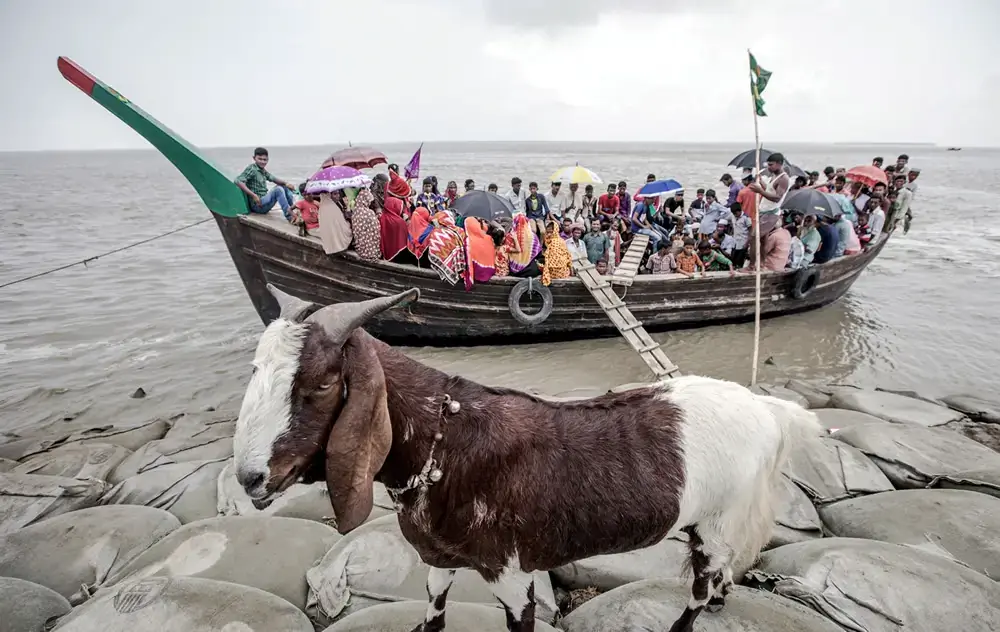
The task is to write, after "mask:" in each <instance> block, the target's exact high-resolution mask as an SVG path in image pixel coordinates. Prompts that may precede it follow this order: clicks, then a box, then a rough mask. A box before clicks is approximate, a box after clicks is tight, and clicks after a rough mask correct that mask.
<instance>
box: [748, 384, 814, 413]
mask: <svg viewBox="0 0 1000 632" xmlns="http://www.w3.org/2000/svg"><path fill="white" fill-rule="evenodd" d="M750 390H751V391H752V392H754V393H757V394H758V395H770V396H771V397H776V398H778V399H783V400H785V401H787V402H792V403H794V404H798V405H799V406H802V407H803V408H809V400H808V399H806V398H805V397H803V396H802V395H799V394H798V393H797V392H795V391H793V390H792V389H790V388H785V387H784V386H778V385H777V384H755V385H754V386H751V387H750Z"/></svg>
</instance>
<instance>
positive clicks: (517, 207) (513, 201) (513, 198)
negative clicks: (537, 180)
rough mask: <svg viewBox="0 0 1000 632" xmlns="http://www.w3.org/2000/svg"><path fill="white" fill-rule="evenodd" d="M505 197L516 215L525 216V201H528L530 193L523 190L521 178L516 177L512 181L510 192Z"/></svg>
mask: <svg viewBox="0 0 1000 632" xmlns="http://www.w3.org/2000/svg"><path fill="white" fill-rule="evenodd" d="M504 197H505V198H507V201H508V202H510V205H511V206H513V207H514V213H515V214H521V215H523V214H524V200H525V199H527V197H528V193H527V191H525V190H524V189H522V188H521V178H518V177H517V176H514V177H513V178H511V179H510V191H507V193H505V194H504Z"/></svg>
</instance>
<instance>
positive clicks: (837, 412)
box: [813, 408, 892, 430]
mask: <svg viewBox="0 0 1000 632" xmlns="http://www.w3.org/2000/svg"><path fill="white" fill-rule="evenodd" d="M813 412H814V413H816V417H818V418H819V423H820V424H822V425H823V427H824V428H826V429H827V430H841V429H843V428H850V427H851V426H862V425H864V424H887V423H892V422H889V421H886V420H885V419H879V418H878V417H872V416H871V415H869V414H867V413H859V412H858V411H856V410H843V409H842V408H820V409H817V410H814V411H813Z"/></svg>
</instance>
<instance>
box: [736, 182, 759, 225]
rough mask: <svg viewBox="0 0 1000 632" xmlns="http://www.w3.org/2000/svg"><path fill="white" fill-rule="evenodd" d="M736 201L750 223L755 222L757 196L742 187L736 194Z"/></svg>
mask: <svg viewBox="0 0 1000 632" xmlns="http://www.w3.org/2000/svg"><path fill="white" fill-rule="evenodd" d="M736 201H737V202H739V203H740V207H741V208H742V209H743V212H744V213H746V216H747V217H749V218H750V221H751V222H756V221H757V194H756V193H754V192H753V191H751V190H750V189H748V188H746V187H743V188H742V189H740V192H739V193H737V194H736Z"/></svg>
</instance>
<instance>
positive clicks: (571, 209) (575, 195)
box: [564, 182, 583, 222]
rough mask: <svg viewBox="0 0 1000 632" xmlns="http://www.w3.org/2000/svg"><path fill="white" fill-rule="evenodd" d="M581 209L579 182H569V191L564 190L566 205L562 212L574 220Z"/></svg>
mask: <svg viewBox="0 0 1000 632" xmlns="http://www.w3.org/2000/svg"><path fill="white" fill-rule="evenodd" d="M582 210H583V191H581V190H580V185H579V184H576V183H575V182H571V183H570V185H569V191H567V192H566V206H565V208H564V211H565V213H564V214H565V215H566V217H568V218H570V219H571V220H573V221H574V222H575V221H576V220H577V219H578V218H579V215H580V211H582Z"/></svg>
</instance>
